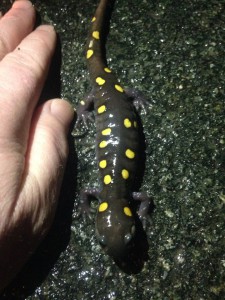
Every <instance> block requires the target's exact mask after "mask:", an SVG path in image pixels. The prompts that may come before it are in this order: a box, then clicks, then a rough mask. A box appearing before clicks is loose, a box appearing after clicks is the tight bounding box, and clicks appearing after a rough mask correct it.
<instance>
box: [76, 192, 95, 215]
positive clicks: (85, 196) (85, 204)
mask: <svg viewBox="0 0 225 300" xmlns="http://www.w3.org/2000/svg"><path fill="white" fill-rule="evenodd" d="M98 196H99V191H98V190H97V189H96V188H87V189H84V190H82V191H81V193H80V205H79V208H78V215H79V216H80V215H84V216H88V217H89V218H91V215H92V214H93V213H95V210H93V209H92V208H91V205H90V203H91V198H94V199H98Z"/></svg>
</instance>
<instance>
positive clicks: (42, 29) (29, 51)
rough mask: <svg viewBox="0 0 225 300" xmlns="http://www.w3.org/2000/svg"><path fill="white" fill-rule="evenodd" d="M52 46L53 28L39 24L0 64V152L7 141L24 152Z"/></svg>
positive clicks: (54, 39) (53, 45)
mask: <svg viewBox="0 0 225 300" xmlns="http://www.w3.org/2000/svg"><path fill="white" fill-rule="evenodd" d="M55 43H56V33H55V31H54V29H53V27H52V26H49V25H42V26H39V27H38V28H37V29H36V30H35V31H34V32H32V33H31V34H29V35H28V36H27V37H26V38H25V39H24V40H23V41H22V42H21V43H20V45H19V46H18V48H17V49H16V50H15V51H13V52H11V53H9V54H7V55H6V56H5V57H4V59H3V60H2V61H1V63H0V120H1V126H0V149H3V146H6V147H7V141H9V142H10V141H11V140H15V141H17V142H18V143H19V145H22V146H24V149H26V141H27V136H28V132H29V126H30V120H31V117H32V114H33V110H34V107H35V106H36V103H37V101H38V98H39V96H40V93H41V90H42V87H43V84H44V81H45V78H46V76H47V74H48V68H49V64H50V61H51V57H52V55H53V52H54V49H55ZM5 128H7V130H5ZM2 143H4V145H2ZM1 147H2V148H1ZM10 147H11V145H10Z"/></svg>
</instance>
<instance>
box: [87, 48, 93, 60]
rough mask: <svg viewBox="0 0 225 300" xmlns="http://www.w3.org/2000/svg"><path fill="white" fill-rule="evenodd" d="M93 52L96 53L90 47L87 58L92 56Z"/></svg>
mask: <svg viewBox="0 0 225 300" xmlns="http://www.w3.org/2000/svg"><path fill="white" fill-rule="evenodd" d="M93 54H94V51H93V50H91V49H89V50H88V51H87V55H86V58H87V59H89V58H91V57H92V55H93Z"/></svg>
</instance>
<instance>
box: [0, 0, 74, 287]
mask: <svg viewBox="0 0 225 300" xmlns="http://www.w3.org/2000/svg"><path fill="white" fill-rule="evenodd" d="M34 23H35V11H34V8H33V6H32V4H31V3H30V2H29V1H28V0H17V1H15V2H14V4H13V6H12V8H11V9H10V10H9V12H8V13H7V14H5V15H4V16H3V17H1V19H0V120H1V123H0V290H2V289H3V288H4V287H5V286H6V285H7V284H8V283H9V281H10V280H11V279H12V278H13V277H14V276H15V275H16V273H17V272H18V271H19V269H20V268H21V267H22V266H23V264H24V263H25V262H26V261H27V259H28V258H29V256H30V255H31V254H32V253H33V251H34V250H35V248H36V247H37V245H38V243H39V242H40V241H41V239H42V238H43V236H44V235H45V234H46V232H47V231H48V229H49V227H50V225H51V223H52V220H53V217H54V212H55V209H56V206H57V198H58V194H59V189H60V185H61V181H62V177H63V173H64V168H65V164H66V158H67V154H68V144H67V132H68V128H69V124H70V122H71V121H72V118H73V110H72V107H71V106H70V104H69V103H68V102H66V101H63V100H59V99H57V100H56V99H54V100H49V101H47V102H45V103H44V104H43V105H41V106H37V102H38V99H39V96H40V93H41V90H42V87H43V84H44V82H45V79H46V75H47V73H48V68H49V64H50V61H51V58H52V55H53V52H54V49H55V43H56V34H55V31H54V29H53V28H52V26H47V25H45V26H44V25H42V26H39V27H38V28H37V29H35V30H34V31H33V32H32V30H33V26H34Z"/></svg>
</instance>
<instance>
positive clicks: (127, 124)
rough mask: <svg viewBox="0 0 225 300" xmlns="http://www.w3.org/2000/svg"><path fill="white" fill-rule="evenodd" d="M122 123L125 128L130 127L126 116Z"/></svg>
mask: <svg viewBox="0 0 225 300" xmlns="http://www.w3.org/2000/svg"><path fill="white" fill-rule="evenodd" d="M123 123H124V126H125V127H126V128H130V127H131V121H130V120H129V119H128V118H126V119H124V122H123Z"/></svg>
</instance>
